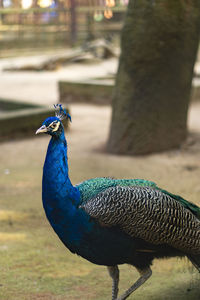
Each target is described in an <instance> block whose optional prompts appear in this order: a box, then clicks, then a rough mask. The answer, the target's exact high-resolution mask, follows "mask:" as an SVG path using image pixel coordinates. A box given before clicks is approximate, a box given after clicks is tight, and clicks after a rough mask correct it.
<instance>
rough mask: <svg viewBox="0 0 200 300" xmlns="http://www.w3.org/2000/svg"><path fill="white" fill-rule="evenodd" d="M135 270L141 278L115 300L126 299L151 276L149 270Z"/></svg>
mask: <svg viewBox="0 0 200 300" xmlns="http://www.w3.org/2000/svg"><path fill="white" fill-rule="evenodd" d="M137 270H138V272H139V273H140V275H141V277H140V278H139V279H138V280H137V281H136V282H135V283H134V284H133V285H132V286H131V287H130V288H129V289H128V290H127V291H126V292H125V293H124V294H123V295H121V296H120V297H119V298H117V300H125V299H127V298H128V297H129V296H130V294H131V293H133V292H134V291H135V290H136V289H137V288H139V287H140V286H141V285H142V284H143V283H144V282H145V281H147V279H149V277H151V275H152V271H151V269H150V268H147V269H144V270H140V269H138V268H137Z"/></svg>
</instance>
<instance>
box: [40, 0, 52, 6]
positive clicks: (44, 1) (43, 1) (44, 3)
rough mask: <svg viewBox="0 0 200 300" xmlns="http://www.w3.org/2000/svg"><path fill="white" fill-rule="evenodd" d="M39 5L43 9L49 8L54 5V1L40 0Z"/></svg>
mask: <svg viewBox="0 0 200 300" xmlns="http://www.w3.org/2000/svg"><path fill="white" fill-rule="evenodd" d="M37 3H38V5H39V6H40V7H42V8H45V7H49V6H51V5H52V3H53V0H38V2H37Z"/></svg>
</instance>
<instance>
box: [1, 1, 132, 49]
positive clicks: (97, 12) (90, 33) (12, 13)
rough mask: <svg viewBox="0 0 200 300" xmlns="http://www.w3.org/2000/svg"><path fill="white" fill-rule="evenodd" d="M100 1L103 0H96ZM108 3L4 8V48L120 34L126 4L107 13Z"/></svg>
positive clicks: (62, 42)
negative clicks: (111, 14) (109, 16)
mask: <svg viewBox="0 0 200 300" xmlns="http://www.w3.org/2000/svg"><path fill="white" fill-rule="evenodd" d="M80 3H81V1H80ZM96 3H97V4H98V3H99V2H97V1H96ZM104 11H105V6H99V5H97V6H93V5H92V6H91V5H90V6H79V5H76V7H74V9H72V8H67V7H58V8H38V7H35V8H30V9H21V8H12V9H5V8H3V9H2V8H1V9H0V50H1V49H8V48H11V47H14V48H26V47H34V48H35V47H50V46H64V45H70V44H74V43H81V42H83V41H85V40H88V39H93V38H101V37H106V36H108V35H111V34H118V33H119V32H120V30H121V27H122V24H123V18H124V15H125V11H126V8H125V7H115V8H112V9H111V11H112V13H113V17H112V18H111V19H106V18H105V17H104Z"/></svg>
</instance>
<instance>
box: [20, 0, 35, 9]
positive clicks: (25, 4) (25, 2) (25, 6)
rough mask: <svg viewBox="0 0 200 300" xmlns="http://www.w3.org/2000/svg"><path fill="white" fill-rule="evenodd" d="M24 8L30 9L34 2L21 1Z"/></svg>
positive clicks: (28, 0)
mask: <svg viewBox="0 0 200 300" xmlns="http://www.w3.org/2000/svg"><path fill="white" fill-rule="evenodd" d="M21 4H22V8H24V9H27V8H30V7H31V6H32V4H33V0H21Z"/></svg>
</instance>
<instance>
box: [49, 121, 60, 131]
mask: <svg viewBox="0 0 200 300" xmlns="http://www.w3.org/2000/svg"><path fill="white" fill-rule="evenodd" d="M59 126H60V122H59V121H58V122H52V123H51V124H50V125H49V126H48V128H49V127H50V128H52V132H55V131H57V130H58V128H59Z"/></svg>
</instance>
